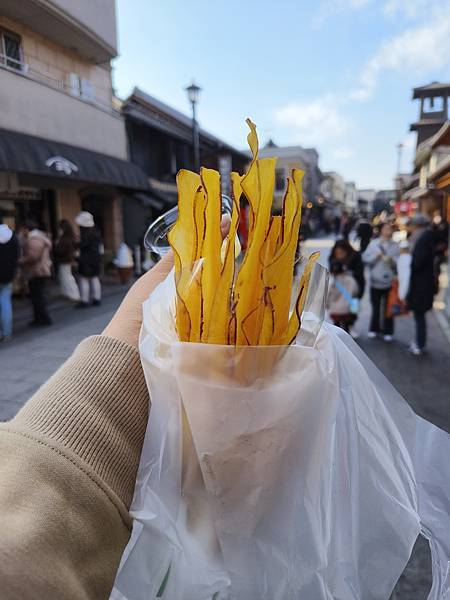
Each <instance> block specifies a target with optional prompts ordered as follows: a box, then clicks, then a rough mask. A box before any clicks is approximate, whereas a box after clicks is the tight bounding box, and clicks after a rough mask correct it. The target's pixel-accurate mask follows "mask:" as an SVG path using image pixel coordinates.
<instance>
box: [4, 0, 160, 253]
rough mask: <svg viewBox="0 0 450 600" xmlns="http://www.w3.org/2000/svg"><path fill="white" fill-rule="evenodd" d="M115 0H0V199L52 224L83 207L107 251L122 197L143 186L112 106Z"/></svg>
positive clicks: (14, 213)
mask: <svg viewBox="0 0 450 600" xmlns="http://www.w3.org/2000/svg"><path fill="white" fill-rule="evenodd" d="M116 55H117V39H116V15H115V2H114V0H77V1H73V0H20V1H17V0H0V106H1V107H2V110H1V111H0V209H1V210H2V212H3V213H6V215H7V217H8V218H9V219H10V221H11V222H12V223H13V224H15V223H17V222H18V221H20V220H21V219H24V218H26V217H33V218H38V219H41V220H43V221H45V222H46V224H47V226H48V227H49V229H50V231H51V232H52V233H53V234H55V233H56V224H57V221H58V220H59V219H60V218H68V219H69V220H73V218H74V216H75V214H76V213H77V212H78V211H79V210H80V209H81V208H83V209H85V210H90V211H91V212H92V213H93V214H94V216H95V218H96V221H97V223H98V225H99V227H100V228H101V230H102V234H103V236H104V240H105V246H106V247H107V248H109V249H110V250H111V251H113V250H114V249H115V248H116V247H117V246H118V244H119V243H120V241H121V240H122V235H123V234H122V217H121V215H122V211H121V202H122V198H123V196H124V195H125V194H126V193H129V192H130V191H133V190H145V189H147V187H148V182H147V179H146V177H145V176H144V174H143V173H142V172H141V171H140V170H139V169H138V168H137V167H136V166H134V165H132V164H131V163H129V162H128V161H127V140H126V134H125V126H124V122H123V118H122V116H121V114H120V112H119V111H118V110H116V108H115V107H114V95H113V89H112V82H111V64H110V63H111V59H112V58H114V57H115V56H116Z"/></svg>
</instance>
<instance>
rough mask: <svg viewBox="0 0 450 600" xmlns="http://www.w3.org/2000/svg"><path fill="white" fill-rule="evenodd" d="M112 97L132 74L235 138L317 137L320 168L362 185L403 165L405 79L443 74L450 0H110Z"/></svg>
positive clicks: (407, 108)
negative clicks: (195, 92)
mask: <svg viewBox="0 0 450 600" xmlns="http://www.w3.org/2000/svg"><path fill="white" fill-rule="evenodd" d="M117 8H118V10H117V18H118V32H119V45H120V56H119V58H118V59H116V61H115V62H114V66H115V73H114V81H115V87H116V90H117V93H118V95H119V96H120V97H122V98H124V97H126V96H127V95H128V94H129V93H130V91H131V90H132V88H133V87H134V86H135V85H138V86H139V87H141V88H142V89H143V90H145V91H147V92H148V93H150V94H152V95H154V96H156V97H158V98H160V99H161V100H163V101H165V102H167V103H168V104H171V105H172V106H174V107H175V108H178V109H179V110H181V111H183V112H185V113H187V114H189V112H190V108H189V105H188V102H187V99H186V95H185V92H184V89H183V88H184V87H185V86H186V85H187V84H189V83H190V81H191V80H192V78H195V80H196V82H197V83H198V84H199V85H200V86H201V87H202V88H203V92H202V95H201V98H200V104H199V121H200V123H201V126H202V127H205V128H206V129H208V130H210V131H211V132H212V133H214V134H216V135H217V136H219V137H222V138H223V139H224V140H226V141H228V142H229V143H231V144H233V145H235V146H236V147H239V148H243V147H245V144H246V141H245V140H246V134H247V129H246V125H245V118H246V117H247V116H250V117H251V118H252V120H253V121H254V122H255V123H256V124H257V125H258V133H259V137H260V141H261V143H264V142H265V141H267V139H268V138H269V137H271V138H273V139H274V141H275V142H276V143H277V144H278V145H293V144H300V145H303V146H305V147H309V146H314V147H316V148H317V150H318V151H319V153H320V166H321V168H322V169H323V170H336V171H338V172H340V173H341V174H342V175H343V176H344V177H345V178H346V179H347V180H353V181H355V182H356V184H357V186H358V187H359V188H365V187H377V188H389V187H392V178H393V175H394V173H395V169H396V153H397V150H396V145H397V144H398V143H399V142H402V143H403V144H404V145H405V149H404V152H403V161H402V163H403V164H402V170H404V171H405V170H408V169H409V167H410V160H411V156H412V153H413V149H414V135H413V134H410V133H408V128H409V123H410V122H412V121H413V120H415V118H416V116H417V110H418V107H417V106H416V103H415V102H412V101H411V88H412V87H414V86H417V85H423V84H426V83H429V82H430V81H433V80H438V81H450V0H316V1H312V0H277V2H274V1H273V0H270V1H269V0H209V1H208V0H190V1H187V0H151V1H150V0H118V6H117Z"/></svg>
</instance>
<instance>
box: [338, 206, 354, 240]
mask: <svg viewBox="0 0 450 600" xmlns="http://www.w3.org/2000/svg"><path fill="white" fill-rule="evenodd" d="M352 229H353V219H352V218H351V217H350V216H349V214H348V213H346V212H344V213H343V214H342V220H341V235H342V237H343V239H344V240H347V241H348V238H349V235H350V233H351V231H352Z"/></svg>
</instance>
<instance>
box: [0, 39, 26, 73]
mask: <svg viewBox="0 0 450 600" xmlns="http://www.w3.org/2000/svg"><path fill="white" fill-rule="evenodd" d="M0 64H2V65H6V66H7V67H10V68H11V69H17V70H18V71H22V70H23V62H22V44H21V40H20V37H19V36H18V35H16V34H15V33H12V32H11V31H6V30H5V29H0Z"/></svg>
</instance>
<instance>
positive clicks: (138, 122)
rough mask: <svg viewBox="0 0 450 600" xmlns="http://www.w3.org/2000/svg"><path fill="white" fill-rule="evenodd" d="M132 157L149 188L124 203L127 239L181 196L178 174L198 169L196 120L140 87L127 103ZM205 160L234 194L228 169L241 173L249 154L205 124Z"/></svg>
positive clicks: (137, 238)
mask: <svg viewBox="0 0 450 600" xmlns="http://www.w3.org/2000/svg"><path fill="white" fill-rule="evenodd" d="M122 114H123V115H124V117H125V123H126V131H127V137H128V144H129V155H130V161H131V162H132V163H134V164H135V165H137V166H139V167H140V168H141V169H142V171H144V173H146V175H147V176H148V180H149V184H150V191H148V192H146V193H145V194H144V193H138V194H134V196H131V197H129V198H128V199H127V201H126V202H124V203H123V221H124V235H125V242H126V243H127V244H128V245H129V246H131V247H133V246H135V245H137V244H140V243H141V242H142V238H143V235H144V233H145V230H146V228H147V226H148V225H149V224H150V223H151V222H152V221H153V220H154V219H155V218H157V217H158V216H159V215H160V214H162V213H164V212H165V211H166V210H168V209H169V208H171V207H172V206H174V205H175V204H176V201H177V190H176V185H175V178H176V174H177V172H178V171H179V170H180V169H193V144H192V120H191V119H190V118H189V117H188V116H186V115H184V114H183V113H181V112H179V111H178V110H175V109H174V108H172V107H171V106H168V105H167V104H165V103H164V102H161V101H160V100H157V99H156V98H154V97H153V96H150V95H149V94H146V93H145V92H143V91H142V90H140V89H139V88H135V89H134V90H133V93H132V94H131V96H130V97H129V98H127V99H126V100H125V101H124V102H123V105H122ZM199 133H200V164H201V165H202V166H205V167H209V168H212V169H216V170H218V171H219V172H220V173H221V175H222V192H223V193H229V191H230V190H229V174H230V172H231V171H239V172H240V173H242V172H243V171H244V169H245V167H246V165H247V163H248V160H249V159H248V156H247V155H246V154H245V153H244V152H240V151H239V150H236V149H235V148H233V147H232V146H230V145H228V144H226V143H225V142H223V141H222V140H220V139H219V138H217V137H215V136H214V135H212V134H210V133H209V132H207V131H205V130H204V129H201V128H200V132H199Z"/></svg>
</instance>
